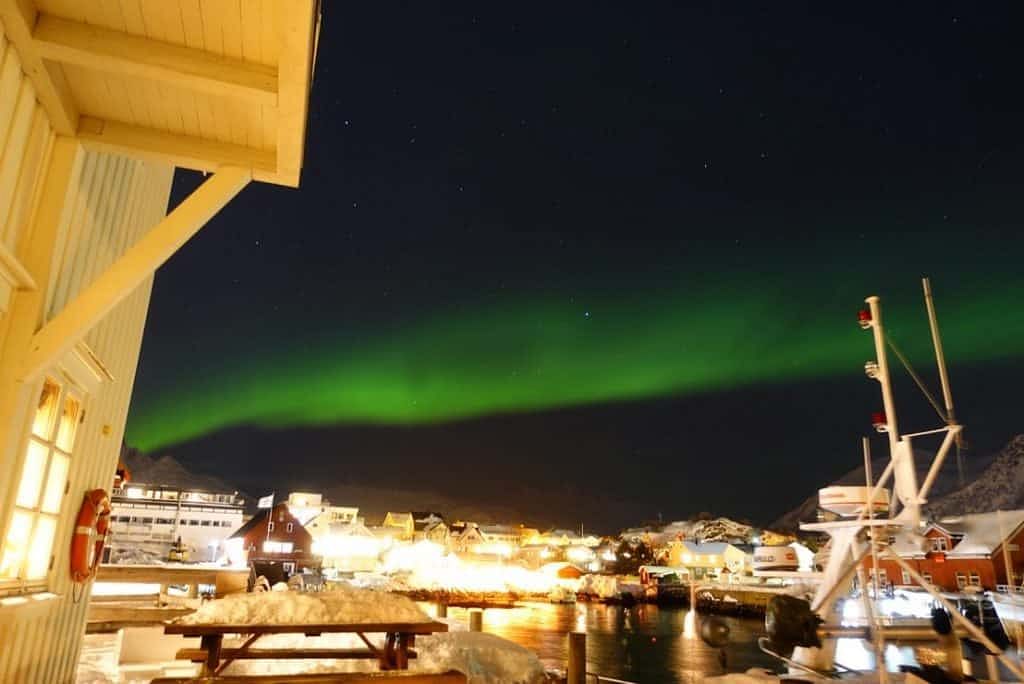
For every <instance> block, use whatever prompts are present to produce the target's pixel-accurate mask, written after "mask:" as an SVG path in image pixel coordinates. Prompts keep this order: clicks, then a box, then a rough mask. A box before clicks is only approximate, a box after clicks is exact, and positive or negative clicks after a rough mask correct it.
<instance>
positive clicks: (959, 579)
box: [956, 572, 967, 589]
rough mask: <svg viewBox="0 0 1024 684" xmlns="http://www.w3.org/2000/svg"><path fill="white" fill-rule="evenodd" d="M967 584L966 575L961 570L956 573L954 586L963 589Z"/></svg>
mask: <svg viewBox="0 0 1024 684" xmlns="http://www.w3.org/2000/svg"><path fill="white" fill-rule="evenodd" d="M966 586H967V575H965V574H964V573H962V572H957V573H956V588H957V589H963V588H964V587H966Z"/></svg>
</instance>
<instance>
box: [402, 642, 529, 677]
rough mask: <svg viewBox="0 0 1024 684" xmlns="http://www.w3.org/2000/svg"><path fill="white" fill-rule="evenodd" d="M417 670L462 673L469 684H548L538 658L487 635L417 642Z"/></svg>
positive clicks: (512, 644) (511, 643)
mask: <svg viewBox="0 0 1024 684" xmlns="http://www.w3.org/2000/svg"><path fill="white" fill-rule="evenodd" d="M416 646H417V649H418V651H419V657H418V658H417V659H416V660H415V661H413V668H414V669H416V670H421V671H426V672H444V671H446V670H458V671H459V672H462V673H463V674H465V675H466V676H467V677H468V678H469V684H538V683H539V682H544V681H546V678H545V674H544V666H543V665H541V663H540V660H538V658H537V655H536V654H535V653H533V652H532V651H530V650H528V649H526V648H523V647H522V646H520V645H519V644H515V643H513V642H511V641H508V640H507V639H502V638H501V637H498V636H495V635H493V634H487V633H485V632H448V633H442V634H434V635H432V636H429V637H420V638H418V639H417V640H416Z"/></svg>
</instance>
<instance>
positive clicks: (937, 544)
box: [932, 537, 949, 552]
mask: <svg viewBox="0 0 1024 684" xmlns="http://www.w3.org/2000/svg"><path fill="white" fill-rule="evenodd" d="M948 550H949V545H948V543H947V542H946V538H945V537H936V538H934V539H932V551H937V552H944V551H948Z"/></svg>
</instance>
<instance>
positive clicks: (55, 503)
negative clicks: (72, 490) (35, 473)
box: [40, 452, 70, 513]
mask: <svg viewBox="0 0 1024 684" xmlns="http://www.w3.org/2000/svg"><path fill="white" fill-rule="evenodd" d="M69 460H70V459H68V457H67V456H65V455H64V454H62V453H59V452H54V454H53V460H52V461H50V474H49V475H47V476H46V488H45V489H44V490H43V505H42V506H41V507H40V509H41V510H42V511H43V513H56V512H58V511H59V510H60V502H61V499H63V498H64V483H65V482H66V481H67V477H68V461H69Z"/></svg>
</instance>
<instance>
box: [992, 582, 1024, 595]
mask: <svg viewBox="0 0 1024 684" xmlns="http://www.w3.org/2000/svg"><path fill="white" fill-rule="evenodd" d="M996 592H997V593H1000V594H1009V593H1014V594H1024V587H1021V586H1017V585H1015V584H1014V585H1010V584H997V585H996Z"/></svg>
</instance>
